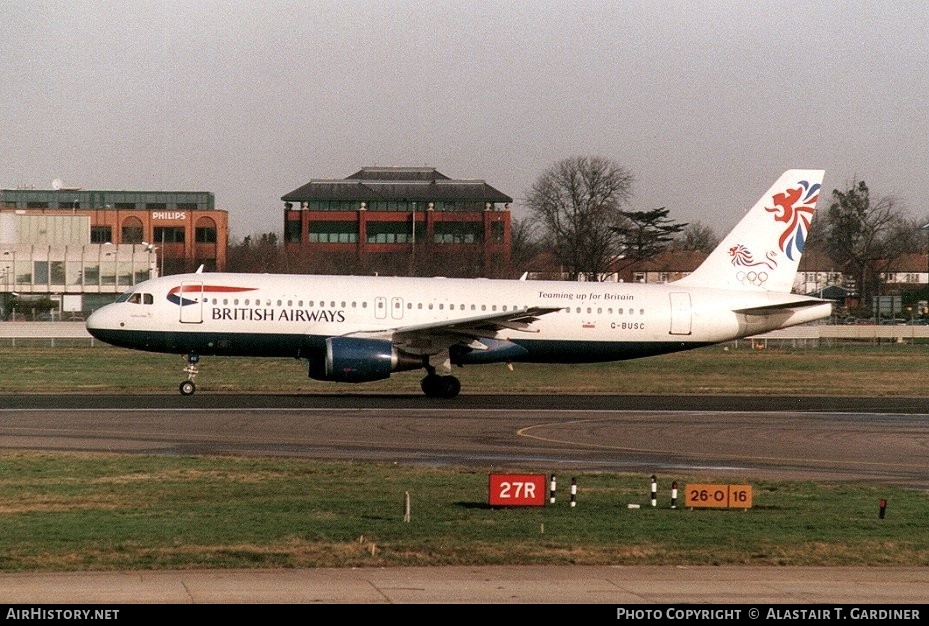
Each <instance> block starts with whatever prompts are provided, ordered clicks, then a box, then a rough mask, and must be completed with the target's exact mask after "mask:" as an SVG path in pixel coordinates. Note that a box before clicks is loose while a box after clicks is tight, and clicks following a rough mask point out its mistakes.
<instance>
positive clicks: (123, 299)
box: [116, 289, 135, 302]
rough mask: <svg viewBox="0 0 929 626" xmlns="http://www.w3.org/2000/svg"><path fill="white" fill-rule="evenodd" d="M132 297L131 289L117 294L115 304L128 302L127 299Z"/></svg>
mask: <svg viewBox="0 0 929 626" xmlns="http://www.w3.org/2000/svg"><path fill="white" fill-rule="evenodd" d="M133 295H135V294H134V293H133V292H132V290H131V289H130V290H129V291H124V292H122V293H121V294H119V297H118V298H116V302H128V301H129V298H131V297H132V296H133Z"/></svg>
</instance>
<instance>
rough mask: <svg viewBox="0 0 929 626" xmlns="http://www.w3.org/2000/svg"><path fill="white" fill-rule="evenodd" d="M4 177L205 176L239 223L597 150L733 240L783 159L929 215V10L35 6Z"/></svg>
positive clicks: (143, 184)
mask: <svg viewBox="0 0 929 626" xmlns="http://www.w3.org/2000/svg"><path fill="white" fill-rule="evenodd" d="M0 121H2V133H3V134H2V136H3V141H2V143H0V187H2V188H16V187H23V186H32V187H35V188H38V189H47V188H50V187H51V181H52V180H53V179H56V178H58V179H61V180H62V181H63V183H64V185H66V186H68V187H81V188H84V189H109V190H115V189H133V190H134V189H143V190H159V189H165V190H180V191H188V190H190V191H211V192H213V193H214V194H215V196H216V206H217V208H220V209H226V210H228V211H229V223H230V228H231V231H232V235H233V237H235V238H241V237H243V236H245V235H249V234H256V233H263V232H270V231H275V232H278V233H280V232H282V230H283V214H282V213H283V208H282V207H283V202H282V201H281V200H280V198H281V196H283V195H284V194H286V193H288V192H290V191H292V190H294V189H296V188H298V187H300V186H301V185H303V184H304V183H306V182H308V181H309V180H311V179H314V178H344V177H345V176H348V175H349V174H352V173H353V172H355V171H357V170H358V169H360V168H361V167H363V166H371V165H381V166H384V165H400V166H429V167H435V168H436V169H438V170H439V171H440V172H442V173H444V174H445V175H447V176H449V177H451V178H478V179H483V180H485V181H486V182H487V183H488V184H490V185H491V186H493V187H495V188H496V189H498V190H500V191H502V192H503V193H505V194H507V195H510V196H512V197H513V198H514V199H515V200H516V202H515V206H514V207H513V210H514V216H515V217H516V218H520V219H522V218H525V217H527V216H528V213H527V212H526V211H525V210H524V208H523V207H522V203H521V200H522V199H523V198H524V197H525V196H526V195H527V193H528V192H529V189H530V187H531V185H532V184H533V182H534V181H535V180H536V179H537V178H538V176H539V175H540V174H542V172H544V171H545V170H546V169H547V168H548V167H550V166H551V165H553V164H554V163H556V162H557V161H560V160H562V159H564V158H567V157H570V156H601V157H606V158H609V159H611V160H613V161H615V162H616V163H617V164H619V165H620V166H622V167H625V168H626V169H628V170H629V171H631V172H632V174H633V175H634V177H635V184H634V187H633V193H634V195H633V198H632V200H631V203H630V205H629V207H628V208H631V209H634V210H648V209H653V208H658V207H662V206H663V207H667V208H668V209H669V211H670V214H669V217H670V218H671V219H673V220H675V221H678V222H700V223H702V224H705V225H708V226H710V227H712V228H713V229H714V230H716V231H717V234H719V235H722V234H725V232H726V231H727V230H728V229H729V228H730V227H732V226H733V225H734V224H735V223H736V222H737V221H738V219H739V218H740V217H741V215H742V214H743V212H744V211H745V210H747V208H748V207H749V206H750V205H751V204H753V203H754V201H755V200H756V199H757V198H758V197H759V196H760V195H761V194H762V193H763V192H764V191H766V190H767V188H768V187H769V186H770V184H771V183H773V182H774V180H775V179H776V178H777V177H778V176H779V175H780V174H781V173H782V172H783V171H784V170H786V169H790V168H794V167H802V168H816V169H820V168H821V169H825V170H826V179H825V182H824V188H825V189H826V191H827V193H826V195H825V196H824V198H823V199H822V200H821V201H820V205H819V208H820V209H822V208H823V206H824V205H828V201H829V198H830V197H831V191H832V190H833V189H836V188H838V189H843V190H844V189H848V188H849V186H850V185H851V184H852V183H853V182H854V181H860V180H864V181H865V182H866V183H867V184H868V186H869V187H870V189H871V193H872V195H874V196H892V197H893V198H895V199H896V200H897V201H898V202H900V203H902V204H903V205H904V206H905V207H906V208H907V210H908V211H909V214H910V215H911V216H912V217H914V218H915V217H922V216H924V215H929V172H927V171H926V170H927V166H929V3H927V2H924V1H922V0H911V1H908V2H899V1H893V0H881V1H879V2H861V1H859V0H846V1H838V0H837V1H832V0H829V1H820V2H815V1H812V0H810V1H800V0H796V1H793V0H790V1H788V0H782V1H764V0H762V1H758V0H755V1H746V2H736V1H731V2H722V1H719V2H710V1H699V0H690V1H686V2H659V1H657V0H652V1H648V0H617V1H614V2H595V1H588V0H577V1H575V2H570V3H569V2H549V1H544V0H526V1H512V2H508V1H506V0H496V1H492V2H489V1H485V0H467V1H462V2H446V1H442V0H430V1H428V2H427V1H419V0H415V1H414V0H409V1H394V2H390V1H383V0H381V1H368V0H355V1H352V0H341V1H337V2H335V1H334V2H328V1H326V2H322V1H320V2H312V1H309V2H284V1H278V0H274V1H270V0H267V1H262V0H250V1H246V2H239V1H224V2H218V1H216V2H214V1H209V2H207V1H191V0H162V1H155V0H132V1H124V2H116V1H111V0H93V1H90V0H86V1H85V0H70V1H65V2H55V1H47V2H40V1H32V0H17V1H15V2H14V1H9V2H3V3H2V5H0Z"/></svg>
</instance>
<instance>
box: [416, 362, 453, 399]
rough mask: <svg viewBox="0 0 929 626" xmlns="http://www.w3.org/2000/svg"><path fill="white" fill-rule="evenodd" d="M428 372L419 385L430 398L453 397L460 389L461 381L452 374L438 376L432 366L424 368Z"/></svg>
mask: <svg viewBox="0 0 929 626" xmlns="http://www.w3.org/2000/svg"><path fill="white" fill-rule="evenodd" d="M426 371H427V372H429V373H428V374H426V377H425V378H423V380H422V382H421V383H420V386H421V387H422V388H423V393H424V394H426V395H427V396H429V397H430V398H454V397H455V396H457V395H458V392H459V391H461V381H459V380H458V379H457V378H455V377H454V376H439V375H438V374H436V373H435V368H434V367H429V368H427V369H426Z"/></svg>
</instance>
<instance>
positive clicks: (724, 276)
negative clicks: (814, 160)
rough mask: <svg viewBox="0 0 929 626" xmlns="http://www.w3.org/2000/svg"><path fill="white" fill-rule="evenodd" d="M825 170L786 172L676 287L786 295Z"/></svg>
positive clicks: (796, 266)
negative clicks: (751, 290)
mask: <svg viewBox="0 0 929 626" xmlns="http://www.w3.org/2000/svg"><path fill="white" fill-rule="evenodd" d="M824 174H825V171H824V170H787V171H786V172H784V173H783V174H782V175H781V177H780V178H778V180H777V182H776V183H774V185H772V186H771V188H770V189H768V191H767V192H766V193H765V194H764V195H763V196H761V199H759V200H758V202H756V203H755V206H753V207H752V209H751V211H749V212H748V213H747V214H746V215H745V217H743V218H742V220H741V221H740V222H739V223H738V224H737V225H736V226H735V228H733V229H732V231H731V232H730V233H729V234H728V235H726V236H725V237H724V238H723V240H722V241H721V242H720V244H719V246H717V247H716V249H715V250H713V252H711V253H710V256H708V257H707V258H706V260H705V261H704V262H703V263H702V264H701V265H700V266H699V267H698V268H697V269H696V270H695V271H694V272H692V273H691V274H689V275H687V276H685V277H684V278H682V279H680V280H678V281H676V284H680V285H694V286H703V287H718V288H721V289H756V290H759V289H760V290H764V291H773V292H781V293H790V290H791V288H792V287H793V284H794V278H795V276H796V273H797V268H798V266H799V264H800V255H801V254H802V253H803V246H804V244H805V243H806V237H807V232H808V231H809V228H810V221H811V220H812V218H813V212H814V211H815V209H816V201H817V200H818V199H819V192H820V190H821V188H822V182H823V176H824Z"/></svg>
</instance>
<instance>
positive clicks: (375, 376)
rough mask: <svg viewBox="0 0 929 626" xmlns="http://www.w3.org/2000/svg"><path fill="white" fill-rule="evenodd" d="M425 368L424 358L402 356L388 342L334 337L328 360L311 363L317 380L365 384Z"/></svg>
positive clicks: (310, 366) (314, 377)
mask: <svg viewBox="0 0 929 626" xmlns="http://www.w3.org/2000/svg"><path fill="white" fill-rule="evenodd" d="M424 366H425V361H424V358H423V357H421V356H417V355H414V354H407V353H405V352H400V351H399V350H397V349H396V348H395V347H394V345H393V343H391V342H390V341H388V340H386V339H363V338H358V337H330V338H329V339H326V356H325V357H324V358H317V359H312V358H311V359H310V365H309V375H310V378H312V379H314V380H328V381H334V382H341V383H364V382H369V381H372V380H383V379H385V378H390V375H391V373H393V372H400V371H405V370H413V369H419V368H421V367H424Z"/></svg>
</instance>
